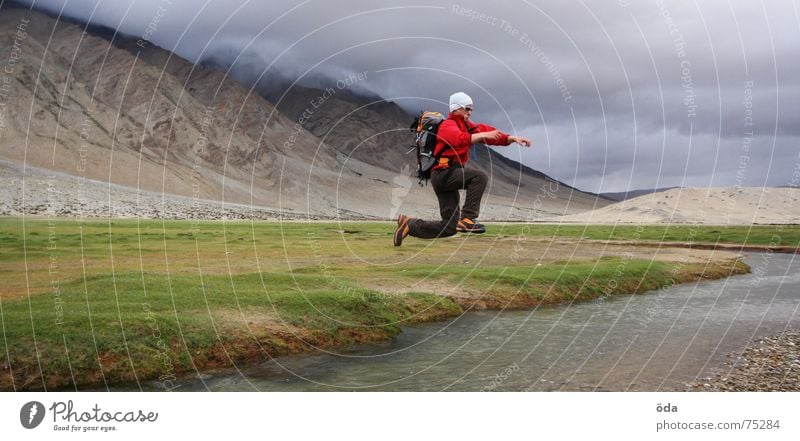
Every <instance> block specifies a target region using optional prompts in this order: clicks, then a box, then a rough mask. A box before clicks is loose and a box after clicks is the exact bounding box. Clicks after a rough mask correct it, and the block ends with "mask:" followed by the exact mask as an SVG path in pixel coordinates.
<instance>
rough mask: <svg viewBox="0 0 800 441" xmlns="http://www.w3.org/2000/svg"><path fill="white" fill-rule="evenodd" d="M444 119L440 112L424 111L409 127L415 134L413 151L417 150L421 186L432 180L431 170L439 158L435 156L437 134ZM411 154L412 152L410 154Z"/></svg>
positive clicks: (418, 176)
mask: <svg viewBox="0 0 800 441" xmlns="http://www.w3.org/2000/svg"><path fill="white" fill-rule="evenodd" d="M442 121H444V117H443V116H442V114H441V113H439V112H432V111H423V112H422V113H420V115H419V116H418V117H417V118H416V119H415V120H414V122H413V123H411V126H410V127H409V128H410V129H411V131H412V132H414V133H415V141H414V146H413V147H412V150H413V149H414V148H416V150H417V179H419V185H422V183H423V182H426V183H427V181H428V179H430V178H431V170H432V169H433V166H434V165H436V162H438V160H439V158H437V157H436V156H435V155H434V149H436V132H437V131H438V130H439V125H440V124H441V123H442ZM409 153H410V152H409Z"/></svg>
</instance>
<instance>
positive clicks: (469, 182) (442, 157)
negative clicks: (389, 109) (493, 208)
mask: <svg viewBox="0 0 800 441" xmlns="http://www.w3.org/2000/svg"><path fill="white" fill-rule="evenodd" d="M472 109H473V108H472V98H470V97H469V95H467V94H466V93H464V92H457V93H454V94H453V95H450V115H448V117H447V119H446V120H444V121H442V123H441V124H440V125H439V130H438V131H437V133H436V136H437V142H436V149H435V150H434V152H433V154H434V156H435V157H436V158H438V160H439V162H438V163H437V164H436V165H435V166H434V167H433V170H432V172H431V184H432V186H433V191H434V192H435V193H436V197H437V198H438V199H439V212H440V214H441V216H442V220H438V221H426V220H422V219H412V218H410V217H408V216H406V215H404V214H400V215H399V216H398V217H397V229H396V230H395V232H394V245H395V246H400V245H401V244H402V243H403V239H405V237H406V236H408V235H411V236H414V237H419V238H421V239H433V238H436V237H447V236H452V235H454V234H456V232H465V233H483V232H485V231H486V227H484V226H483V225H482V224H479V223H478V214H479V211H480V206H481V198H482V197H483V192H484V191H485V190H486V184H487V183H488V178H487V177H486V174H485V173H483V172H482V171H480V170H473V169H467V168H464V166H465V165H466V164H467V161H468V160H469V152H470V149H471V148H472V144H475V143H478V142H481V143H484V144H489V145H503V146H507V145H511V144H512V143H515V142H516V143H517V144H520V145H522V146H525V147H530V145H531V141H530V139H528V138H523V137H520V136H511V135H508V134H506V133H503V132H501V131H499V130H497V129H495V128H494V127H491V126H488V125H485V124H475V123H473V122H472V121H470V116H471V115H472ZM462 189H465V190H467V196H466V200H465V201H464V207H463V208H461V209H459V205H460V199H459V194H458V191H459V190H462Z"/></svg>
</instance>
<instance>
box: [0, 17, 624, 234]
mask: <svg viewBox="0 0 800 441" xmlns="http://www.w3.org/2000/svg"><path fill="white" fill-rule="evenodd" d="M21 25H24V31H25V38H19V37H18V34H17V32H18V28H19V26H21ZM113 35H114V34H113V32H109V31H108V30H105V31H103V30H102V29H97V28H94V29H91V32H84V29H83V27H82V26H80V25H78V24H75V23H68V22H64V21H61V22H59V21H57V20H55V19H54V18H52V17H50V16H48V15H45V14H42V13H38V12H31V11H28V10H25V9H15V8H8V7H4V8H3V10H2V13H0V46H1V47H5V48H12V47H13V48H14V49H13V50H14V52H15V57H16V60H17V61H16V63H15V66H14V69H13V72H10V73H8V77H7V78H8V80H9V87H8V88H7V91H6V92H7V94H6V96H5V97H4V99H5V102H6V103H8V105H7V110H6V112H5V114H4V115H3V124H4V127H3V133H2V135H3V136H2V141H1V142H0V159H4V160H7V161H10V162H11V163H15V164H18V165H19V164H27V165H30V166H33V167H37V168H39V169H43V170H52V171H54V172H60V173H66V174H69V175H72V176H76V177H78V178H85V179H91V180H94V181H98V182H107V183H110V184H115V185H119V186H122V187H128V188H130V191H131V192H134V193H135V192H139V191H143V192H155V193H157V194H158V193H165V194H171V195H178V196H184V197H190V198H194V199H198V198H200V199H203V200H211V201H220V202H221V203H223V205H224V204H226V203H231V204H246V205H253V206H258V207H263V208H265V209H269V210H273V209H277V210H283V209H286V210H291V211H293V212H306V213H308V214H309V215H313V216H345V217H350V218H352V217H361V218H388V217H390V216H391V215H392V214H393V213H395V212H397V211H398V210H402V211H404V212H408V213H410V214H412V215H423V216H436V215H437V213H438V209H437V204H436V200H435V196H434V195H433V191H432V190H431V189H430V188H419V187H418V186H417V185H416V181H414V180H412V179H411V178H409V177H408V174H410V171H411V170H410V168H411V167H410V165H411V164H412V163H413V155H404V153H405V150H407V149H406V148H405V146H406V145H408V143H409V139H408V135H407V134H408V132H407V127H408V119H407V115H405V116H404V115H403V112H402V110H401V109H399V108H398V107H397V106H396V105H394V104H393V103H388V102H385V101H380V100H378V101H376V102H373V103H370V104H369V105H367V106H365V105H364V103H360V102H358V101H357V100H353V99H352V96H349V95H348V96H347V98H348V99H344V98H345V94H344V93H342V94H339V96H334V97H332V98H331V99H327V100H325V101H324V102H322V103H321V105H320V106H318V107H317V108H315V113H314V115H313V118H310V119H309V121H304V122H303V123H299V122H298V117H297V109H303V108H306V107H307V106H308V105H309V103H310V100H313V99H314V96H317V97H318V96H319V91H316V90H313V89H311V90H305V91H303V92H304V93H294V94H290V95H289V96H288V97H287V98H286V99H285V100H284V101H283V102H282V103H281V107H280V109H276V107H275V106H273V104H272V103H270V102H269V101H268V100H267V99H264V98H262V97H261V96H259V95H258V94H257V93H255V92H254V91H253V90H252V89H250V88H248V87H244V86H242V85H241V84H239V83H238V82H236V81H234V80H233V79H232V78H231V77H229V76H227V75H225V74H224V73H223V71H221V70H219V69H215V68H211V67H203V66H199V65H193V64H192V63H190V62H188V61H187V60H185V59H182V58H180V57H178V56H177V55H175V54H172V53H170V52H168V51H166V50H163V49H161V48H158V47H155V46H153V45H151V44H146V45H145V47H139V46H137V45H136V40H135V39H130V38H127V37H124V36H120V35H117V36H116V37H114V38H113V39H112V36H113ZM15 41H16V43H15ZM15 44H16V45H15ZM315 94H316V95H315ZM292 109H294V110H292ZM354 109H356V111H355V112H354V111H353V110H354ZM280 110H283V112H282V111H280ZM284 112H285V113H284ZM337 121H338V122H339V124H336V122H337ZM401 133H402V135H401ZM401 136H402V144H401V145H397V144H398V143H400V142H401V141H400V139H401ZM387 149H389V150H387ZM384 152H389V153H388V154H389V155H390V156H391V158H392V160H391V161H385V160H377V159H375V158H377V157H379V154H382V153H384ZM480 153H481V155H483V156H485V158H484V161H480V160H479V161H477V163H476V165H478V166H481V167H487V164H490V165H488V167H490V169H491V172H492V174H493V178H494V183H493V185H492V187H491V189H490V193H489V195H487V197H486V198H485V199H484V201H485V207H484V214H483V216H482V218H484V219H486V220H489V219H536V218H539V217H542V216H549V215H558V214H572V213H579V212H583V211H587V210H590V209H593V208H596V207H599V206H603V205H606V204H608V203H609V201H607V200H606V199H602V198H598V197H597V196H596V195H593V194H588V193H583V192H580V191H578V190H575V189H573V188H570V187H567V186H565V185H563V184H561V183H558V182H556V181H554V180H552V179H550V178H548V177H547V176H545V175H543V174H541V173H538V172H535V171H533V170H530V169H527V168H526V167H522V166H521V165H519V164H517V163H516V162H514V161H510V160H507V159H505V158H500V157H499V156H498V155H491V156H490V155H489V154H488V153H487V152H486V151H485V150H482V151H481V152H480ZM479 159H480V158H479ZM404 161H405V162H404ZM406 165H408V166H409V167H404V166H406ZM12 169H14V168H13V167H6V168H5V170H12ZM0 172H2V170H0ZM37 173H38V172H37ZM11 181H13V182H18V180H17V179H16V178H14V179H13V180H11ZM11 181H9V182H11ZM21 200H22V201H24V200H25V198H24V197H23V198H21ZM20 209H23V210H24V207H22V208H20Z"/></svg>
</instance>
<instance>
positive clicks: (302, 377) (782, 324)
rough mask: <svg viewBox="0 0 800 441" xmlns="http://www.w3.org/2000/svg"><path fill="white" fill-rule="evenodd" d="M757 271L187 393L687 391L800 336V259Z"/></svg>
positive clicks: (486, 314)
mask: <svg viewBox="0 0 800 441" xmlns="http://www.w3.org/2000/svg"><path fill="white" fill-rule="evenodd" d="M745 262H746V263H747V264H748V265H750V267H751V269H752V273H751V274H748V275H742V276H733V277H729V278H727V279H722V280H717V281H702V282H698V283H690V284H682V285H675V286H672V287H670V288H667V289H662V290H658V291H651V292H648V293H644V294H639V295H631V296H612V297H609V298H607V299H605V301H602V302H600V301H589V302H583V303H575V304H568V305H553V306H546V307H539V308H536V309H533V310H527V311H475V312H468V313H465V314H463V315H462V316H460V317H458V318H456V319H453V320H451V321H448V322H441V323H429V324H420V325H411V326H406V327H404V328H403V331H402V332H401V333H400V334H399V335H398V336H397V337H395V338H394V339H392V340H391V341H386V342H383V343H379V344H369V345H359V346H354V347H348V348H346V349H332V350H330V351H328V352H324V351H318V352H317V353H309V354H302V355H290V356H284V357H277V358H275V359H273V360H270V361H267V362H264V363H262V364H260V365H257V366H252V367H247V368H239V369H228V370H225V371H219V372H213V373H206V374H203V375H202V377H200V378H198V377H194V378H193V379H190V380H184V381H181V382H180V386H181V387H180V388H179V389H177V390H181V391H185V390H218V391H253V390H256V391H350V390H366V391H481V390H495V391H628V390H644V391H659V390H685V389H687V384H688V383H691V382H694V381H701V382H702V380H703V378H705V377H708V376H711V375H713V374H714V373H717V372H724V370H725V369H726V368H727V365H726V364H725V362H726V360H727V361H728V362H730V361H733V359H732V358H729V357H730V356H729V355H727V354H731V353H733V354H735V353H737V352H739V351H741V350H742V349H744V348H745V347H746V346H747V345H748V344H750V343H752V342H753V341H754V340H756V339H758V338H760V337H764V336H767V335H772V334H776V333H779V332H781V331H782V330H784V329H785V328H787V327H794V328H800V259H796V258H795V255H793V254H772V253H748V255H747V256H746V258H745ZM144 386H145V387H147V385H144ZM151 386H152V385H151Z"/></svg>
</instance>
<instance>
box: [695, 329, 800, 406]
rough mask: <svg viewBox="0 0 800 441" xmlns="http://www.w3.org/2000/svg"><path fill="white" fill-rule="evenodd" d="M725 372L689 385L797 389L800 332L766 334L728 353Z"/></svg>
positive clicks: (699, 388) (718, 388)
mask: <svg viewBox="0 0 800 441" xmlns="http://www.w3.org/2000/svg"><path fill="white" fill-rule="evenodd" d="M728 357H730V361H728V362H727V363H726V368H727V369H725V371H724V372H722V373H720V374H718V375H717V376H715V377H712V378H708V379H705V380H703V381H702V382H697V383H693V384H691V385H690V390H694V391H709V392H711V391H737V392H745V391H747V392H772V391H800V331H796V330H792V331H786V332H784V333H782V334H779V335H775V336H771V337H766V338H762V339H760V340H758V341H757V342H755V343H754V344H753V345H751V346H749V347H747V348H746V349H745V350H744V351H743V352H742V353H741V354H738V353H737V354H728Z"/></svg>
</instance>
